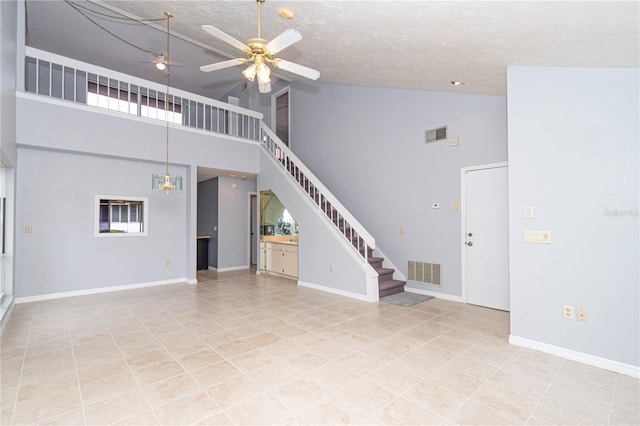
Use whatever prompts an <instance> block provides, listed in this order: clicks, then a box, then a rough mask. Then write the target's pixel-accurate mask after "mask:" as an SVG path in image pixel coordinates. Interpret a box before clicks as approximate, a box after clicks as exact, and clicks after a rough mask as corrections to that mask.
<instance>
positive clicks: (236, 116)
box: [24, 47, 262, 142]
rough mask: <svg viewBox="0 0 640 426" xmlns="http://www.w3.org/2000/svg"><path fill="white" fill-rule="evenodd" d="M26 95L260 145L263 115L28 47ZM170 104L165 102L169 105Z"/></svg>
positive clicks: (26, 56) (26, 57) (26, 54)
mask: <svg viewBox="0 0 640 426" xmlns="http://www.w3.org/2000/svg"><path fill="white" fill-rule="evenodd" d="M24 88H25V91H26V92H29V93H36V94H38V95H43V96H48V97H51V98H56V99H61V100H65V101H69V102H75V103H80V104H84V105H87V106H92V107H97V108H104V109H108V110H111V111H117V112H121V113H123V114H130V115H135V116H138V117H146V118H150V119H156V120H163V121H164V120H169V121H170V122H172V123H178V124H180V123H181V124H182V125H183V126H187V127H191V128H196V129H201V130H204V131H209V132H213V133H218V134H221V135H227V136H233V137H237V138H241V139H245V140H250V141H255V142H259V141H260V121H261V120H262V114H261V113H259V112H255V111H251V110H248V109H244V108H241V107H238V106H235V105H231V104H227V103H224V102H220V101H217V100H215V99H210V98H206V97H203V96H199V95H196V94H193V93H188V92H184V91H181V90H179V89H173V88H171V90H170V95H169V98H168V99H165V98H166V87H165V86H163V85H161V84H157V83H154V82H151V81H147V80H142V79H139V78H137V77H133V76H130V75H126V74H122V73H118V72H116V71H112V70H108V69H106V68H101V67H97V66H95V65H91V64H87V63H84V62H80V61H76V60H73V59H69V58H65V57H63V56H59V55H55V54H52V53H49V52H45V51H42V50H38V49H34V48H31V47H26V48H25V82H24ZM165 102H166V104H165Z"/></svg>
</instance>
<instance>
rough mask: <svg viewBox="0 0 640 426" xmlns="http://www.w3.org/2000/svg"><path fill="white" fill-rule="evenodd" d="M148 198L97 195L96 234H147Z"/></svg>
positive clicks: (104, 235) (102, 235) (101, 235)
mask: <svg viewBox="0 0 640 426" xmlns="http://www.w3.org/2000/svg"><path fill="white" fill-rule="evenodd" d="M147 207H148V202H147V198H144V197H121V196H113V195H96V230H95V233H96V236H99V237H106V236H109V237H111V236H118V235H147V210H148V209H147Z"/></svg>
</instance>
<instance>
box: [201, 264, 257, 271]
mask: <svg viewBox="0 0 640 426" xmlns="http://www.w3.org/2000/svg"><path fill="white" fill-rule="evenodd" d="M209 269H212V270H214V271H218V272H229V271H241V270H243V269H250V267H249V265H240V266H229V267H228V268H213V267H212V266H209Z"/></svg>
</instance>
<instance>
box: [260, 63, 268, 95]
mask: <svg viewBox="0 0 640 426" xmlns="http://www.w3.org/2000/svg"><path fill="white" fill-rule="evenodd" d="M257 74H258V83H269V82H270V81H271V79H270V78H269V76H270V75H271V70H270V69H269V67H268V66H267V65H266V64H265V63H264V62H261V63H259V64H258V71H257ZM269 90H271V89H269Z"/></svg>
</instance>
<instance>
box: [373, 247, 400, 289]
mask: <svg viewBox="0 0 640 426" xmlns="http://www.w3.org/2000/svg"><path fill="white" fill-rule="evenodd" d="M373 254H374V255H375V256H377V257H382V258H383V259H384V261H383V262H382V266H384V267H385V268H391V269H393V270H394V272H393V279H394V280H398V281H407V278H406V277H405V276H404V274H403V273H402V272H400V269H399V268H398V267H397V266H396V265H395V264H394V263H393V262H392V261H391V260H389V256H387V255H386V254H384V253H383V252H382V250H380V247H378V246H376V248H375V249H373Z"/></svg>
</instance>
